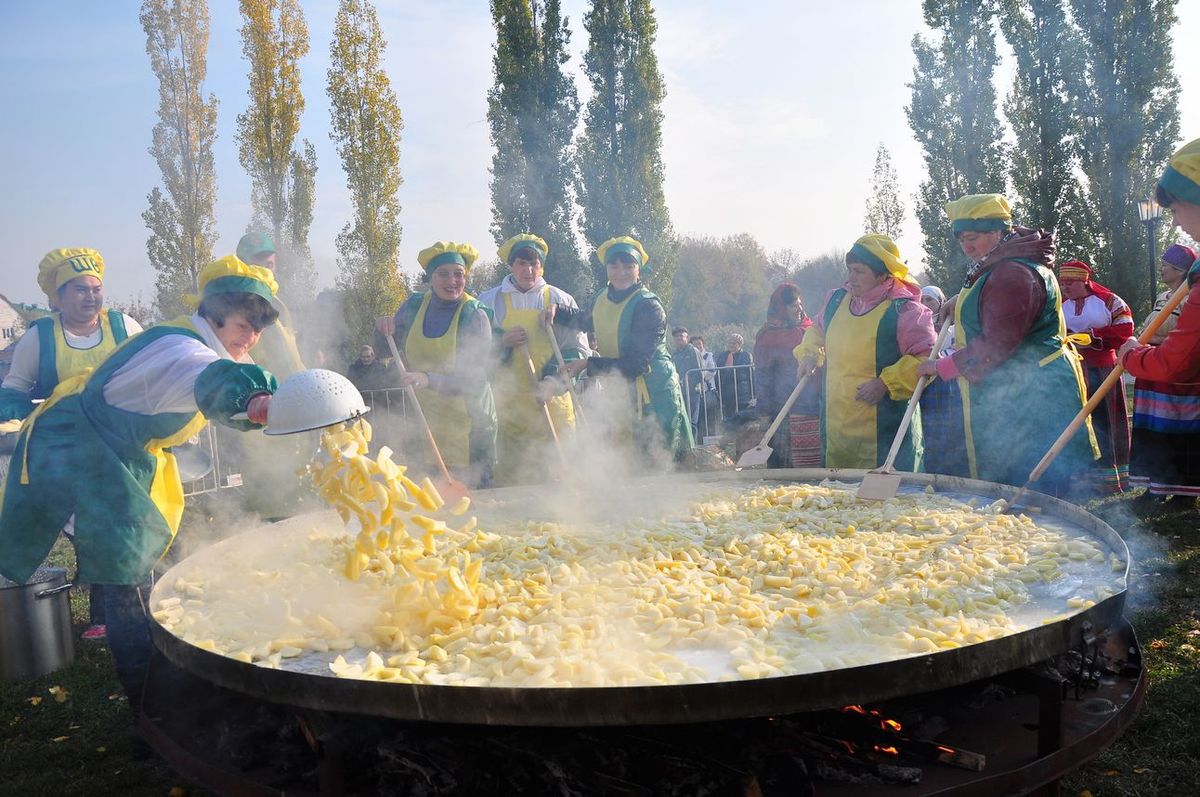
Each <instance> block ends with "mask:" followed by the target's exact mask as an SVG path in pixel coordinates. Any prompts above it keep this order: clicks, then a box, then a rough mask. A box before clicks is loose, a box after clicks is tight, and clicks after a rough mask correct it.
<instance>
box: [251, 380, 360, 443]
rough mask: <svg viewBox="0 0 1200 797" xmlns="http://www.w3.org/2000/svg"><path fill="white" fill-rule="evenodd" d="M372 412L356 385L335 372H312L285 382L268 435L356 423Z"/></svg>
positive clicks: (271, 412) (269, 416) (270, 413)
mask: <svg viewBox="0 0 1200 797" xmlns="http://www.w3.org/2000/svg"><path fill="white" fill-rule="evenodd" d="M369 409H370V408H369V407H368V406H367V404H366V402H365V401H363V397H362V394H361V393H359V392H358V388H356V387H355V386H354V384H353V383H352V382H351V381H350V380H349V379H347V378H346V377H344V376H342V375H341V374H338V373H334V372H333V371H326V370H324V369H322V368H312V369H310V370H307V371H300V372H299V373H296V374H292V375H291V376H289V377H288V378H287V379H285V380H284V382H283V384H282V385H280V386H279V390H277V391H276V392H275V397H274V398H273V399H272V400H271V409H270V410H269V411H268V413H267V428H266V429H264V430H263V431H264V432H266V433H267V434H295V433H296V432H307V431H309V430H312V429H320V428H321V427H323V426H332V425H333V424H335V423H341V422H343V421H349V420H354V419H355V418H358V417H360V416H362V415H363V414H364V413H366V412H367V411H368V410H369Z"/></svg>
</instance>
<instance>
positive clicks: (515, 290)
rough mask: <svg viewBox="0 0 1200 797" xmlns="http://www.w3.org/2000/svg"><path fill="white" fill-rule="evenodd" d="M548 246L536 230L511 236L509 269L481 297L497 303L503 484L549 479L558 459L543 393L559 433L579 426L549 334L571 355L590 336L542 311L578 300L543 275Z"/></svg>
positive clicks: (496, 384) (504, 253) (504, 252)
mask: <svg viewBox="0 0 1200 797" xmlns="http://www.w3.org/2000/svg"><path fill="white" fill-rule="evenodd" d="M549 252H550V248H549V247H548V246H547V245H546V242H545V241H543V240H542V239H541V238H539V237H538V236H536V235H532V234H530V233H521V234H520V235H514V236H513V237H512V238H509V239H508V240H507V241H505V242H504V245H503V246H501V247H500V259H501V260H502V261H503V262H505V263H506V264H507V265H508V268H509V273H508V275H507V276H505V277H504V279H503V280H501V282H500V284H499V285H497V286H496V287H494V288H490V289H488V290H486V291H484V292H483V293H482V294H480V295H479V301H481V302H483V303H484V304H485V305H487V306H488V307H489V308H491V310H492V314H493V318H494V321H493V326H494V327H495V328H496V329H497V330H498V331H499V332H500V335H501V337H500V345H501V350H500V367H499V368H498V369H497V371H496V373H495V375H494V377H493V379H492V389H493V391H494V392H495V395H496V416H497V419H498V421H499V433H498V437H497V441H496V455H497V461H496V473H495V481H496V484H497V485H508V484H522V483H535V484H540V483H542V482H543V481H545V477H546V474H545V472H544V469H543V466H544V465H545V463H547V462H554V461H555V459H554V452H553V450H552V446H553V439H552V438H551V436H550V427H549V426H548V424H547V423H546V415H545V413H543V412H542V408H541V405H542V404H543V399H544V403H545V405H546V408H547V409H548V410H549V411H550V419H551V422H552V423H553V424H554V431H555V433H556V434H557V435H558V436H559V438H560V439H565V438H569V436H570V434H571V431H572V430H573V429H574V427H575V408H574V407H573V406H572V403H571V395H570V393H568V392H567V390H566V386H565V385H564V384H563V383H561V382H559V380H557V379H556V378H555V376H556V374H557V373H558V363H557V361H556V360H555V358H554V347H553V345H552V343H551V341H550V335H552V334H557V339H558V344H559V348H560V349H561V350H562V355H563V359H564V360H565V361H567V362H570V361H573V360H578V359H580V358H581V357H584V356H585V355H586V352H587V340H586V338H584V336H583V333H582V332H579V331H578V330H567V329H560V330H559V331H558V332H557V333H555V332H551V331H548V330H547V329H546V327H544V326H543V325H542V324H541V321H540V317H541V314H542V312H543V311H544V310H545V309H546V308H547V307H549V306H551V305H552V304H554V305H559V304H560V305H564V306H566V307H572V308H577V307H578V306H579V305H578V304H577V303H576V302H575V297H573V296H571V294H569V293H567V292H566V291H564V290H562V289H560V288H556V287H555V286H553V285H550V284H549V283H547V282H546V280H545V279H543V277H542V274H543V271H544V268H545V266H544V264H545V261H546V256H547V255H548V254H549ZM531 361H532V364H533V366H532V367H533V374H532V375H531V374H530V362H531Z"/></svg>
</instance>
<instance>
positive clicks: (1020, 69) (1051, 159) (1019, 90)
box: [1000, 0, 1092, 260]
mask: <svg viewBox="0 0 1200 797" xmlns="http://www.w3.org/2000/svg"><path fill="white" fill-rule="evenodd" d="M1000 29H1001V30H1002V31H1003V32H1004V38H1005V39H1006V40H1007V41H1008V44H1009V46H1010V47H1012V49H1013V55H1014V56H1015V59H1016V76H1015V79H1014V81H1013V87H1012V90H1011V91H1010V92H1009V94H1008V96H1007V98H1006V99H1005V101H1004V114H1005V117H1006V118H1007V119H1008V123H1009V125H1010V126H1011V127H1012V131H1013V137H1014V139H1015V142H1014V144H1013V147H1012V149H1011V152H1010V153H1009V160H1008V162H1009V178H1010V180H1011V181H1012V189H1013V190H1012V194H1013V195H1012V200H1013V203H1014V208H1013V211H1014V214H1015V216H1016V218H1017V219H1018V220H1020V221H1021V222H1022V223H1023V224H1025V225H1026V226H1029V227H1041V228H1043V229H1047V230H1050V229H1053V230H1055V231H1056V232H1057V234H1058V258H1059V260H1064V259H1066V260H1069V259H1072V258H1079V259H1083V260H1087V259H1088V258H1089V257H1090V256H1091V245H1092V242H1091V241H1090V240H1088V239H1087V237H1086V236H1085V235H1084V232H1083V227H1084V225H1085V223H1086V222H1085V221H1084V219H1085V218H1086V215H1087V214H1086V208H1085V207H1084V197H1083V190H1082V187H1081V186H1080V184H1079V180H1078V179H1077V178H1076V176H1075V174H1076V171H1077V169H1078V159H1077V158H1076V157H1075V155H1074V152H1073V145H1074V141H1075V136H1076V134H1075V128H1074V125H1073V120H1072V117H1071V103H1070V97H1069V94H1068V86H1069V85H1070V83H1071V82H1072V81H1073V80H1075V79H1076V74H1077V72H1078V70H1079V65H1080V63H1081V55H1082V52H1081V47H1080V42H1079V37H1078V35H1077V34H1076V32H1075V30H1074V28H1073V27H1072V26H1071V24H1070V21H1069V20H1068V19H1067V14H1066V9H1065V7H1064V4H1063V0H1005V2H1004V5H1003V7H1002V9H1001V25H1000Z"/></svg>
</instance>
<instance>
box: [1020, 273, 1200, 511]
mask: <svg viewBox="0 0 1200 797" xmlns="http://www.w3.org/2000/svg"><path fill="white" fill-rule="evenodd" d="M1189 290H1191V288H1190V286H1188V284H1187V280H1184V281H1183V283H1182V284H1181V285H1180V286H1179V287H1178V288H1176V289H1175V292H1174V293H1173V294H1171V298H1170V299H1168V300H1167V303H1166V304H1165V305H1163V308H1162V309H1161V310H1159V311H1158V314H1157V315H1155V316H1154V317H1153V318H1151V319H1150V323H1149V324H1147V325H1146V328H1145V329H1144V330H1143V331H1142V334H1141V335H1139V336H1138V343H1142V344H1145V343H1148V342H1149V341H1150V338H1152V337H1154V333H1155V332H1157V331H1158V328H1159V327H1161V326H1162V325H1163V322H1164V321H1166V320H1167V319H1168V318H1170V317H1171V313H1173V312H1175V308H1176V307H1178V306H1179V303H1180V302H1182V301H1183V300H1184V298H1185V297H1187V295H1188V291H1189ZM1123 373H1125V366H1124V365H1122V364H1121V361H1120V360H1117V364H1116V366H1115V367H1113V369H1112V373H1110V374H1109V375H1108V377H1107V378H1106V379H1105V380H1104V381H1103V382H1102V383H1101V384H1100V387H1098V388H1096V392H1095V393H1093V394H1092V397H1091V398H1089V399H1088V400H1087V403H1086V404H1084V405H1083V409H1081V410H1080V411H1079V413H1078V414H1077V415H1076V416H1075V418H1074V420H1072V421H1071V422H1070V423H1069V424H1067V428H1066V429H1064V430H1063V433H1062V434H1060V435H1059V436H1058V439H1057V440H1055V441H1054V445H1052V446H1050V450H1049V451H1047V452H1046V454H1045V456H1043V457H1042V458H1041V459H1040V460H1039V461H1038V464H1037V465H1035V466H1034V468H1033V470H1032V471H1031V472H1030V473H1029V479H1028V481H1026V482H1025V486H1024V487H1022V488H1021V492H1019V493H1017V495H1015V496H1013V500H1012V501H1011V502H1010V503H1016V500H1017V498H1018V497H1019V496H1020V495H1021V493H1023V492H1025V490H1026V489H1027V488H1028V487H1029V485H1030V484H1032V483H1033V482H1035V481H1037V480H1038V479H1040V478H1041V477H1042V474H1043V473H1045V472H1046V469H1047V468H1049V467H1050V463H1051V462H1053V461H1054V458H1055V457H1057V456H1058V455H1059V454H1060V453H1062V450H1063V449H1064V448H1066V445H1067V442H1068V441H1069V440H1070V439H1071V437H1072V436H1073V435H1074V434H1075V433H1076V432H1078V431H1079V428H1080V427H1081V426H1083V424H1084V422H1085V421H1087V418H1088V416H1089V415H1091V414H1092V411H1093V410H1095V409H1096V408H1097V407H1099V406H1100V402H1101V401H1103V400H1104V397H1105V396H1107V395H1108V391H1110V390H1112V389H1113V385H1115V384H1117V380H1119V379H1120V378H1121V374H1123Z"/></svg>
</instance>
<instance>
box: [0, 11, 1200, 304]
mask: <svg viewBox="0 0 1200 797" xmlns="http://www.w3.org/2000/svg"><path fill="white" fill-rule="evenodd" d="M303 5H304V10H305V14H306V15H307V19H308V24H309V31H310V34H311V40H312V52H311V53H310V55H309V57H308V58H307V59H305V61H304V62H303V63H302V74H303V80H304V91H305V95H306V97H307V100H308V108H307V110H306V112H305V115H304V118H303V120H302V135H303V136H306V137H308V138H309V139H311V140H312V141H313V143H314V144H315V145H316V147H317V158H318V166H319V169H320V171H319V174H318V184H317V201H316V207H315V220H314V224H313V229H312V238H311V244H312V249H313V252H314V255H315V257H316V261H317V267H318V274H319V283H320V286H321V287H325V286H330V285H332V283H333V278H334V272H335V269H336V264H335V257H336V252H335V250H334V245H333V241H334V237H335V236H336V235H337V233H338V231H339V230H340V229H341V227H342V225H343V224H344V223H345V222H346V221H347V220H349V218H350V213H351V208H350V203H349V197H348V194H347V192H346V190H345V187H344V185H345V183H344V176H343V173H342V171H341V165H340V163H339V161H338V159H337V155H336V153H335V152H334V149H333V146H332V143H331V142H330V140H329V137H328V124H329V114H328V107H327V104H326V100H325V70H326V68H327V65H328V48H329V40H330V35H331V30H332V24H333V16H334V12H335V10H336V2H335V1H334V0H310V1H306V2H304V4H303ZM564 5H565V11H566V13H567V15H568V16H569V18H570V21H571V26H572V28H573V30H574V31H575V35H574V39H573V41H572V50H573V51H574V52H575V53H576V57H575V58H573V59H572V60H571V62H570V64H569V65H568V68H570V69H571V70H572V71H573V72H575V73H576V74H577V75H578V73H579V71H580V69H581V63H580V59H579V57H578V53H580V52H581V50H582V48H583V46H584V45H585V43H586V41H585V37H584V33H583V30H582V25H581V17H582V13H583V10H584V8H585V7H586V2H585V1H584V0H564ZM138 6H139V4H138V3H136V2H133V0H119V1H118V2H95V0H57V1H56V2H53V3H2V4H0V108H3V113H0V151H3V153H4V156H3V168H2V169H0V175H2V180H0V184H2V185H3V187H4V190H3V193H0V241H2V242H3V245H4V247H5V250H6V251H5V257H4V258H3V260H2V261H0V292H2V293H4V294H6V295H7V296H9V297H10V298H12V299H17V300H23V301H35V300H39V299H40V294H39V293H38V290H37V287H36V284H35V281H34V270H35V267H36V264H37V262H38V260H39V259H40V258H41V256H42V255H43V254H44V253H45V252H46V251H48V250H50V249H52V248H55V247H59V246H92V247H95V248H97V249H99V250H100V251H101V252H102V253H103V254H104V256H105V259H106V261H107V263H108V267H109V271H108V275H107V278H106V284H107V287H108V292H109V294H110V295H111V296H114V297H118V298H126V297H130V296H132V295H133V294H135V293H137V292H139V291H141V292H143V294H144V295H145V296H146V297H147V298H150V297H151V296H152V293H153V291H152V287H153V273H152V270H151V268H150V266H149V264H148V262H147V260H146V256H145V241H146V234H147V233H146V229H145V227H144V225H143V223H142V220H141V213H142V211H143V210H144V209H145V207H146V194H147V193H149V191H150V189H151V188H152V187H153V186H154V185H156V184H157V182H158V178H159V174H158V168H157V166H156V164H155V163H154V160H153V158H151V156H150V155H149V154H148V153H147V151H146V150H147V147H148V145H149V141H150V130H151V127H152V126H153V125H154V123H155V108H156V105H157V84H156V81H155V79H154V77H153V75H152V74H151V72H150V69H149V65H148V62H147V59H146V55H145V34H144V33H143V31H142V29H141V26H140V24H139V22H138V18H137V15H138ZM377 7H378V9H379V14H380V21H381V24H382V26H383V30H384V34H385V36H386V37H387V39H388V45H389V46H388V58H387V63H388V72H389V75H390V77H391V79H392V85H393V87H394V89H395V91H396V94H397V96H398V98H399V102H400V106H401V111H402V113H403V116H404V123H405V129H404V134H403V139H402V142H401V169H402V172H403V175H404V185H403V187H402V188H401V192H400V201H401V204H402V206H403V211H402V214H401V223H402V225H403V227H404V237H403V243H402V247H401V261H402V263H403V264H404V267H405V268H406V269H410V270H415V268H416V265H415V255H416V252H417V251H418V250H420V249H421V248H423V247H425V246H427V245H428V244H429V243H431V242H433V241H435V240H438V239H444V238H451V239H458V240H467V241H470V242H472V243H474V244H475V245H476V246H477V247H479V248H480V250H481V251H483V252H484V253H485V255H489V256H490V255H492V254H493V252H492V249H493V247H492V243H491V237H490V235H489V234H488V223H489V220H490V200H489V194H488V179H489V175H488V172H487V168H488V166H489V164H490V161H491V151H490V145H489V143H488V127H487V123H486V118H485V116H486V92H487V90H488V88H489V86H490V85H491V81H492V75H491V57H492V45H493V33H492V27H491V22H490V15H489V13H488V10H487V3H486V2H485V0H470V1H468V0H442V2H437V3H428V2H411V1H410V2H387V1H386V0H378V2H377ZM1178 10H1179V15H1180V18H1181V22H1180V25H1179V26H1178V27H1177V28H1176V31H1175V41H1176V51H1175V56H1176V59H1177V69H1178V73H1179V75H1180V80H1181V82H1182V85H1183V96H1182V111H1183V132H1184V136H1185V137H1186V138H1193V137H1196V136H1200V108H1197V102H1196V99H1195V98H1196V97H1197V96H1200V47H1197V46H1195V45H1194V44H1193V45H1192V46H1188V45H1187V44H1186V42H1200V4H1197V3H1189V2H1184V3H1180V5H1179V9H1178ZM210 13H211V16H212V37H211V40H210V43H209V60H208V82H207V90H208V91H211V92H213V93H215V94H216V95H217V97H218V98H219V100H220V106H219V111H218V113H219V120H218V141H217V148H216V160H217V179H218V198H217V207H216V216H217V229H218V232H219V234H220V240H219V241H218V243H217V247H216V251H217V254H222V253H226V252H229V251H232V250H233V247H234V245H235V244H236V241H237V238H238V236H239V235H240V234H241V233H242V232H243V230H244V228H245V225H246V221H247V219H248V217H249V212H250V209H249V183H248V181H247V179H246V177H245V175H244V174H243V173H242V170H241V167H240V165H239V164H238V160H237V146H236V143H235V141H234V126H235V119H236V116H237V114H238V113H239V112H241V111H242V110H243V109H244V107H245V104H246V91H245V89H246V62H245V61H243V60H242V57H241V45H240V40H239V35H238V28H239V27H240V24H241V20H240V17H239V15H238V12H237V3H236V2H235V0H210ZM657 15H658V21H659V42H658V48H657V50H658V56H659V65H660V69H661V70H662V72H663V74H664V76H665V78H666V85H667V92H668V94H667V99H666V102H665V107H664V111H665V114H666V119H665V122H664V130H663V157H664V160H665V163H666V175H667V185H666V192H667V201H668V204H669V206H670V210H671V216H672V219H673V221H674V224H675V227H676V229H677V230H678V231H679V232H680V233H683V234H706V235H716V236H723V235H730V234H735V233H739V232H749V233H751V234H752V235H754V236H755V237H756V238H758V240H759V241H761V242H762V243H763V245H764V246H765V247H766V248H767V249H768V250H774V249H778V248H783V247H789V248H792V249H795V250H797V251H799V252H800V253H801V254H803V255H815V254H819V253H821V252H823V251H826V250H828V249H830V248H832V247H840V248H846V247H848V246H849V244H850V243H851V242H853V240H854V238H855V237H857V235H858V234H859V233H860V228H861V224H862V215H863V202H864V200H865V198H866V195H867V191H868V179H869V177H870V173H871V167H872V164H873V159H874V154H875V147H876V145H877V144H878V143H879V142H881V141H882V142H883V143H884V144H886V145H887V146H888V148H889V149H890V150H891V151H892V153H893V156H894V158H895V161H896V165H897V168H898V169H899V172H900V178H901V181H902V184H903V185H904V188H905V190H906V192H907V193H908V194H911V193H912V191H913V190H915V188H916V185H917V183H918V182H919V181H920V179H921V176H922V174H921V164H920V152H919V149H918V147H917V145H916V143H915V142H914V141H913V140H912V136H911V134H910V132H909V129H908V126H907V123H906V121H905V118H904V105H905V104H906V103H907V102H908V99H909V92H908V90H907V89H906V88H905V85H904V84H905V83H906V82H907V81H908V80H910V79H911V73H912V51H911V47H910V41H911V38H912V36H913V34H914V33H916V32H924V26H923V24H922V20H921V15H920V3H919V2H918V0H907V1H906V2H901V1H900V0H860V2H856V3H852V4H851V3H846V4H829V3H824V2H819V3H818V2H811V0H790V1H789V0H749V2H741V3H733V2H728V0H663V1H662V2H659V3H658V4H657ZM1181 43H1182V44H1181ZM999 79H1000V80H1001V81H1004V82H1007V75H1006V74H1005V73H1004V72H1002V73H1001V76H1000V78H999ZM581 86H582V83H581ZM1189 103H1190V105H1191V106H1192V107H1191V108H1190V109H1189ZM906 200H907V202H908V204H909V206H910V211H911V205H912V201H911V198H908V197H906ZM919 244H920V239H919V236H918V235H917V228H916V222H915V221H914V220H913V219H912V218H911V213H910V219H909V223H908V227H907V234H906V235H905V236H904V237H903V238H902V239H901V245H902V249H903V251H904V254H905V256H906V257H908V258H909V259H910V261H912V262H913V263H914V264H916V263H919V261H920V258H921V255H922V253H921V251H920V249H919Z"/></svg>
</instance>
